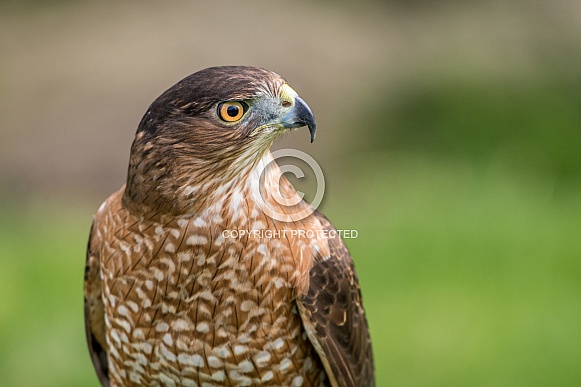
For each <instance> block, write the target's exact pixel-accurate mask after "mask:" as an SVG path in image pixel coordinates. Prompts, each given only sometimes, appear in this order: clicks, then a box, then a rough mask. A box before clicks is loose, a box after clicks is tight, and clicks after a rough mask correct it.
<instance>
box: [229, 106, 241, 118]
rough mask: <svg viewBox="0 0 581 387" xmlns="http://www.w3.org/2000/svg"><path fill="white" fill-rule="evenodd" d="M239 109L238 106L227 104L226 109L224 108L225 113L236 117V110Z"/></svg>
mask: <svg viewBox="0 0 581 387" xmlns="http://www.w3.org/2000/svg"><path fill="white" fill-rule="evenodd" d="M239 111H240V108H239V107H238V106H236V105H231V106H228V109H226V114H228V115H229V116H230V117H236V116H237V115H238V112H239Z"/></svg>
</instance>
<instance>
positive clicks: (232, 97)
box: [126, 66, 316, 207]
mask: <svg viewBox="0 0 581 387" xmlns="http://www.w3.org/2000/svg"><path fill="white" fill-rule="evenodd" d="M301 126H308V128H309V131H310V133H311V141H312V140H313V139H314V137H315V130H316V124H315V119H314V116H313V114H312V112H311V110H310V108H309V107H308V105H307V104H306V103H305V102H304V101H303V100H302V99H301V98H300V97H298V95H297V93H296V92H295V91H294V90H293V89H292V88H291V87H290V86H289V85H288V84H287V83H286V81H285V80H284V79H283V78H282V77H280V76H279V75H278V74H276V73H273V72H271V71H268V70H265V69H260V68H255V67H245V66H225V67H211V68H207V69H205V70H202V71H199V72H197V73H194V74H192V75H190V76H188V77H186V78H184V79H183V80H181V81H180V82H178V83H177V84H175V85H174V86H172V87H171V88H170V89H168V90H167V91H166V92H164V93H163V94H162V95H161V96H160V97H158V98H157V99H156V100H155V101H154V102H153V103H152V104H151V106H150V107H149V109H148V110H147V112H146V114H145V115H144V117H143V119H142V120H141V123H140V124H139V128H138V130H137V134H136V137H135V141H134V143H133V146H132V149H131V160H130V165H129V175H128V180H127V192H126V196H129V197H130V198H131V199H132V200H134V201H136V202H139V203H145V202H147V201H155V202H156V203H160V202H163V201H164V200H163V199H165V200H166V201H167V200H169V201H170V202H172V204H171V205H172V206H174V207H175V206H176V204H175V203H176V201H179V198H178V197H176V195H179V192H180V188H183V186H185V185H187V184H191V183H192V181H197V183H198V184H199V185H200V186H202V185H203V186H205V187H206V189H207V188H208V187H209V186H216V185H218V184H220V183H224V182H227V181H229V180H230V179H232V178H233V177H236V176H238V175H240V174H243V173H244V172H248V170H249V169H250V168H252V166H253V165H255V164H256V162H258V160H260V158H261V157H262V156H263V155H264V153H265V152H267V151H268V149H269V148H270V145H271V144H272V142H273V141H274V140H275V139H276V137H278V135H280V134H281V133H283V132H285V131H288V130H291V129H294V128H298V127H301Z"/></svg>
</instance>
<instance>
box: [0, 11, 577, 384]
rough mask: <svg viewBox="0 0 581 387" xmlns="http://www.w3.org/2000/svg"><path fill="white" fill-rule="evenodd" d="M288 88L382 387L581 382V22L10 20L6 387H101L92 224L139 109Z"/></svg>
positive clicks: (506, 16)
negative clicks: (91, 280)
mask: <svg viewBox="0 0 581 387" xmlns="http://www.w3.org/2000/svg"><path fill="white" fill-rule="evenodd" d="M221 64H248V65H256V66H262V67H267V68H269V69H272V70H274V71H277V72H279V73H280V74H282V75H284V76H285V77H286V78H287V79H288V80H289V81H290V83H291V84H292V85H293V87H294V88H295V89H296V90H298V91H299V93H300V94H301V96H302V97H303V98H304V99H305V100H306V101H307V102H308V103H309V105H310V106H311V107H312V108H313V110H314V112H315V114H316V116H317V122H318V127H319V131H318V136H317V140H316V141H315V143H314V144H312V145H311V144H309V143H308V134H307V133H306V132H305V133H303V132H300V133H296V134H292V135H289V136H286V137H285V138H284V139H283V140H282V141H281V142H279V143H278V144H277V145H276V146H277V147H278V148H282V147H296V148H299V149H302V150H304V151H306V152H308V153H309V154H311V155H312V156H313V157H315V158H316V159H317V160H318V161H319V163H320V165H321V167H322V169H323V171H324V172H325V176H326V182H327V191H326V195H325V200H324V202H323V205H322V207H321V208H322V210H323V212H325V213H326V214H327V215H328V217H329V218H330V219H331V220H332V221H333V222H334V223H335V225H336V226H337V228H341V229H355V230H357V231H358V234H359V235H358V238H356V239H349V240H347V241H346V242H347V244H348V246H349V248H350V250H351V252H352V254H353V256H354V257H355V262H356V266H357V269H358V273H359V278H360V282H361V286H362V288H363V294H364V300H365V306H366V309H367V315H368V320H369V325H370V328H371V334H372V340H373V345H374V350H375V362H376V367H377V380H378V385H379V386H549V385H550V386H556V385H563V386H565V385H566V386H572V385H581V197H580V194H581V3H579V2H578V1H572V0H556V1H552V2H546V1H545V2H542V1H524V0H522V1H521V0H512V1H504V2H501V1H470V2H460V1H440V2H427V1H409V2H405V1H385V2H380V1H376V2H365V3H356V4H355V3H351V2H347V1H339V2H331V1H319V2H284V1H278V0H277V1H270V2H258V1H254V0H249V1H245V2H234V1H221V2H215V3H214V2H186V1H176V2H172V3H162V2H154V1H125V2H113V1H111V0H106V1H104V2H93V3H91V2H88V1H62V0H61V1H50V2H39V1H36V2H35V1H25V2H17V1H5V2H3V3H2V4H1V5H0V136H1V140H0V384H1V385H2V386H96V385H97V380H96V377H95V375H94V372H93V369H92V365H91V362H90V359H89V356H88V353H87V350H86V346H85V338H84V328H83V307H82V302H83V297H82V277H83V267H84V260H85V247H86V239H87V235H88V230H89V226H90V223H91V216H92V214H93V213H94V211H95V210H96V208H98V206H99V205H100V203H101V202H102V201H103V200H104V199H105V198H106V197H107V196H108V194H109V193H111V192H113V191H114V190H116V189H117V188H118V187H119V186H121V185H122V184H123V181H124V178H125V172H126V166H127V159H128V151H129V146H130V144H131V141H132V137H133V134H134V132H135V129H136V126H137V124H138V122H139V120H140V118H141V116H142V114H143V113H144V112H145V109H146V108H147V106H148V105H149V103H150V102H151V101H152V100H153V99H154V98H155V97H157V96H158V95H159V94H160V93H161V92H162V91H163V90H165V89H166V88H167V87H169V86H170V85H172V84H173V83H174V82H176V81H177V80H179V79H181V78H182V77H184V76H186V75H188V74H189V73H192V72H194V71H196V70H199V69H201V68H204V67H208V66H212V65H221Z"/></svg>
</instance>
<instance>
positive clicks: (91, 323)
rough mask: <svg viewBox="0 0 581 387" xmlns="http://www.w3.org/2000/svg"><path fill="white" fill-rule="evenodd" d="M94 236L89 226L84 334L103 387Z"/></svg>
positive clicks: (103, 346)
mask: <svg viewBox="0 0 581 387" xmlns="http://www.w3.org/2000/svg"><path fill="white" fill-rule="evenodd" d="M95 239H96V236H95V235H94V223H93V226H91V232H90V235H89V243H88V246H87V261H86V265H85V333H86V336H87V344H88V346H89V352H90V353H91V359H92V360H93V366H94V367H95V371H96V372H97V376H98V377H99V381H100V382H101V384H102V385H103V386H104V387H108V386H109V364H108V361H107V342H106V339H105V310H104V305H103V298H102V292H101V274H100V263H99V257H98V255H97V253H96V251H95V249H94V248H93V246H94V245H95Z"/></svg>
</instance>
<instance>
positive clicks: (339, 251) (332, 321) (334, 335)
mask: <svg viewBox="0 0 581 387" xmlns="http://www.w3.org/2000/svg"><path fill="white" fill-rule="evenodd" d="M315 216H317V217H318V218H319V221H320V222H321V224H322V225H323V227H324V228H325V229H326V230H327V231H328V232H329V231H336V230H335V228H334V227H333V226H332V225H331V224H330V222H329V221H328V219H327V218H325V217H324V216H323V215H322V214H320V213H319V212H316V213H315ZM329 250H330V256H328V257H316V258H315V262H314V265H313V267H312V268H311V270H310V273H309V276H310V283H309V289H308V291H307V294H305V295H304V296H302V297H301V298H300V299H299V300H298V305H299V311H300V313H301V318H302V321H303V325H304V327H305V330H306V331H307V335H308V337H309V339H310V341H311V342H312V343H313V346H314V347H315V349H316V351H317V353H318V354H319V356H320V357H321V362H322V364H323V366H324V367H325V370H326V372H327V376H328V377H329V380H330V382H331V385H332V386H341V387H356V386H374V385H375V375H374V373H375V372H374V365H373V354H372V350H371V340H370V337H369V329H368V326H367V320H366V318H365V311H364V309H363V303H362V299H361V290H360V288H359V280H358V278H357V274H356V272H355V267H354V265H353V260H352V258H351V255H350V254H349V251H348V250H347V247H346V246H345V244H344V242H343V240H342V239H341V238H340V237H339V236H338V235H337V237H336V238H329Z"/></svg>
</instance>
